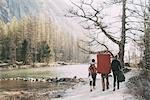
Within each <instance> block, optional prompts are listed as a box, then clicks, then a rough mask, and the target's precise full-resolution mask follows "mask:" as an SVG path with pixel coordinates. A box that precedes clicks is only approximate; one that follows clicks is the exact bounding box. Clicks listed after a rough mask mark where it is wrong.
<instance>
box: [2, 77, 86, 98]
mask: <svg viewBox="0 0 150 100" xmlns="http://www.w3.org/2000/svg"><path fill="white" fill-rule="evenodd" d="M7 81H9V83H10V81H12V82H13V81H15V83H16V81H17V82H18V81H21V82H28V86H27V88H17V87H16V88H12V89H11V88H10V89H9V90H7V91H5V90H4V91H3V90H2V92H0V100H51V99H52V98H61V97H63V95H64V94H65V92H66V90H67V89H73V88H74V86H75V85H77V84H85V83H86V80H85V79H82V78H77V77H76V76H75V77H73V78H57V77H56V78H20V77H17V78H5V79H1V81H0V82H1V84H3V83H5V82H7ZM31 83H32V86H30V85H31ZM29 84H30V85H29ZM1 89H3V88H1Z"/></svg>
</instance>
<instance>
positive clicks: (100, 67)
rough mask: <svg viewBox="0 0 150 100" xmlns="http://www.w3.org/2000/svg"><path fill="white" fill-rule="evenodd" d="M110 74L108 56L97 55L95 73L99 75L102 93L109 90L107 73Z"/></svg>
mask: <svg viewBox="0 0 150 100" xmlns="http://www.w3.org/2000/svg"><path fill="white" fill-rule="evenodd" d="M110 72H111V63H110V55H109V54H100V53H98V54H97V73H100V74H101V78H102V91H105V89H109V73H110Z"/></svg>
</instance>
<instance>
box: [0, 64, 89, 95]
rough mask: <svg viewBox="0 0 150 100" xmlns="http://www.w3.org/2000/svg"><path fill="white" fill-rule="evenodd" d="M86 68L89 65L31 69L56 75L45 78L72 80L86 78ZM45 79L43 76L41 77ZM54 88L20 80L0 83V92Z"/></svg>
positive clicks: (47, 84) (40, 83)
mask: <svg viewBox="0 0 150 100" xmlns="http://www.w3.org/2000/svg"><path fill="white" fill-rule="evenodd" d="M88 66H89V65H65V66H59V67H42V68H32V69H30V70H33V71H35V72H36V71H49V72H53V73H56V74H53V75H51V76H46V77H58V78H61V77H68V78H73V77H74V76H77V78H87V77H88ZM43 77H45V76H43ZM53 86H56V84H49V83H42V82H28V81H21V80H6V81H0V92H3V91H21V90H23V91H31V90H39V89H46V88H48V87H53Z"/></svg>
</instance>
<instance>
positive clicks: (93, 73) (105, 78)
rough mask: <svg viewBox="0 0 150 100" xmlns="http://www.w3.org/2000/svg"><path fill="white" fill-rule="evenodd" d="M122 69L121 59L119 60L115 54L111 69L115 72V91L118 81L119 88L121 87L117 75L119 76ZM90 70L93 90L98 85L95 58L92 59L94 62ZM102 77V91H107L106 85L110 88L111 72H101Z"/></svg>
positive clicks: (91, 88) (91, 89)
mask: <svg viewBox="0 0 150 100" xmlns="http://www.w3.org/2000/svg"><path fill="white" fill-rule="evenodd" d="M120 69H121V64H120V62H119V60H117V56H115V57H114V59H113V60H112V62H111V70H112V72H113V78H114V82H113V87H114V89H113V91H115V87H116V81H117V89H119V81H118V80H117V77H118V72H119V71H120ZM88 71H89V79H90V91H93V90H94V89H95V86H96V76H97V68H96V66H95V60H94V59H92V63H91V64H90V67H89V69H88ZM101 78H102V91H105V86H106V89H109V79H108V78H109V73H108V74H101Z"/></svg>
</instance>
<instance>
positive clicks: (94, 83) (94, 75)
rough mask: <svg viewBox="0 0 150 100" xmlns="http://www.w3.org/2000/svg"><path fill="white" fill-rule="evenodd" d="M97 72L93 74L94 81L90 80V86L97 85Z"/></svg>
mask: <svg viewBox="0 0 150 100" xmlns="http://www.w3.org/2000/svg"><path fill="white" fill-rule="evenodd" d="M96 75H97V74H96V73H93V74H92V81H90V86H95V85H96Z"/></svg>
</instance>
